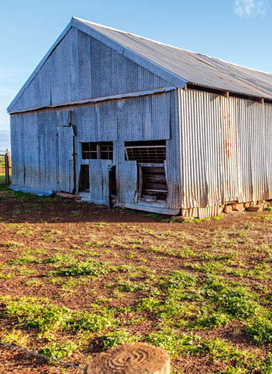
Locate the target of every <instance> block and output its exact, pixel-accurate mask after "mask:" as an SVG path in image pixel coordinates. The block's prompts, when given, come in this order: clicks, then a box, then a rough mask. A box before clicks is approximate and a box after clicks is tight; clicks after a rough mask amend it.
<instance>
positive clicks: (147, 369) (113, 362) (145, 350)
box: [85, 343, 170, 374]
mask: <svg viewBox="0 0 272 374" xmlns="http://www.w3.org/2000/svg"><path fill="white" fill-rule="evenodd" d="M140 373H145V374H170V357H169V354H168V353H167V352H166V351H165V350H164V349H162V348H156V347H154V346H153V345H150V344H146V343H136V344H124V345H119V346H117V347H114V348H110V349H109V350H107V351H106V352H102V353H100V354H99V355H98V356H96V357H95V358H94V359H93V360H92V361H91V362H90V363H89V364H88V365H87V367H86V368H85V374H140Z"/></svg>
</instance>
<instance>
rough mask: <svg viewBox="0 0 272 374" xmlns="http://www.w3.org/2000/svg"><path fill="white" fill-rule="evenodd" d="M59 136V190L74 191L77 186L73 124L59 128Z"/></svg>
mask: <svg viewBox="0 0 272 374" xmlns="http://www.w3.org/2000/svg"><path fill="white" fill-rule="evenodd" d="M58 136H59V190H60V191H63V192H69V193H73V192H74V188H75V183H74V181H75V175H74V171H75V162H74V130H73V126H63V127H59V128H58Z"/></svg>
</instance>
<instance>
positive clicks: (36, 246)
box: [0, 187, 272, 374]
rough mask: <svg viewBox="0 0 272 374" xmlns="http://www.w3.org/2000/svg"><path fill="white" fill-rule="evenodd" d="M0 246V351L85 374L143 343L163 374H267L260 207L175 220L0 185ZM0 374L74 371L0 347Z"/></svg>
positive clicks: (265, 231) (268, 315) (270, 367)
mask: <svg viewBox="0 0 272 374" xmlns="http://www.w3.org/2000/svg"><path fill="white" fill-rule="evenodd" d="M270 210H271V208H270ZM0 249H1V251H0V255H1V265H0V339H1V341H2V342H6V343H11V344H15V345H17V346H19V347H24V348H27V349H30V350H34V351H36V352H39V353H42V354H44V355H47V356H50V357H53V358H58V359H62V360H64V361H67V362H74V363H78V364H80V365H81V366H84V365H85V364H86V362H88V360H90V359H91V357H93V356H94V355H96V354H97V353H99V352H101V351H103V350H106V349H108V348H109V347H113V346H115V345H118V344H123V343H127V342H136V341H144V342H149V343H151V344H153V345H156V346H162V347H164V348H165V349H167V351H168V352H169V353H170V354H171V357H172V360H171V361H172V373H184V374H185V373H186V374H197V373H203V374H204V373H221V374H234V373H235V374H252V373H253V374H271V373H272V354H271V353H270V352H271V347H272V309H271V303H272V288H271V283H272V282H271V275H272V212H271V211H269V209H268V211H266V212H264V213H261V214H258V213H246V214H243V215H235V216H231V215H229V216H227V217H226V218H223V219H219V217H217V218H216V219H213V220H203V221H201V220H195V221H193V222H191V223H189V222H185V223H177V222H176V223H175V222H171V221H170V220H169V219H165V218H164V217H160V216H156V215H153V214H144V213H136V212H133V211H122V210H119V209H116V210H111V209H106V208H104V207H99V206H94V205H92V204H88V203H76V202H74V201H72V200H69V199H62V198H59V197H50V198H38V197H34V196H32V195H28V194H26V195H24V194H21V193H15V192H12V191H10V190H8V189H6V188H5V187H2V188H0ZM1 370H2V371H1ZM0 372H1V373H7V372H8V373H20V374H21V373H22V374H25V373H51V374H52V373H62V372H65V373H77V372H79V371H77V370H76V369H63V368H62V367H60V366H58V365H56V364H54V363H51V364H48V363H47V362H46V361H42V360H40V359H33V357H29V356H27V355H24V354H22V353H18V352H16V351H13V350H10V349H7V348H1V363H0Z"/></svg>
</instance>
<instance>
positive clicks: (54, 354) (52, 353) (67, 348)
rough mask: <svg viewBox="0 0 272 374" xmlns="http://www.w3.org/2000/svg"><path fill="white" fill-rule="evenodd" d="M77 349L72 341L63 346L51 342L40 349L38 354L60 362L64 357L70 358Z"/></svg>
mask: <svg viewBox="0 0 272 374" xmlns="http://www.w3.org/2000/svg"><path fill="white" fill-rule="evenodd" d="M76 349H77V345H76V344H75V343H73V342H72V341H67V342H65V343H63V344H58V343H56V342H53V343H51V344H48V345H46V346H44V347H42V348H41V349H40V353H41V354H43V355H45V356H47V357H51V358H54V359H58V360H62V359H63V358H64V357H70V356H72V354H73V353H74V351H75V350H76Z"/></svg>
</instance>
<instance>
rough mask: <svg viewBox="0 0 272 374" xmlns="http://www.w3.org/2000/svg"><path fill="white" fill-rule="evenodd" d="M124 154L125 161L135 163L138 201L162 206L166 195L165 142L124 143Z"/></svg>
mask: <svg viewBox="0 0 272 374" xmlns="http://www.w3.org/2000/svg"><path fill="white" fill-rule="evenodd" d="M125 152H126V160H128V161H137V165H138V195H139V198H138V201H139V202H153V203H154V202H156V203H162V204H164V203H165V201H166V199H167V193H168V188H167V180H166V173H165V160H166V142H165V140H158V141H139V142H126V143H125Z"/></svg>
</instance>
